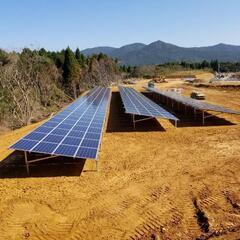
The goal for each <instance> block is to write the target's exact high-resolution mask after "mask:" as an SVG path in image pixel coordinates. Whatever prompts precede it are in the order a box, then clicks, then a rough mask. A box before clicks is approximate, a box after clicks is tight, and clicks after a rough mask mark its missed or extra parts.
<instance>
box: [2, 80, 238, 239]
mask: <svg viewBox="0 0 240 240" xmlns="http://www.w3.org/2000/svg"><path fill="white" fill-rule="evenodd" d="M143 84H146V82H144V81H140V82H138V83H137V84H136V85H134V87H136V88H137V89H139V90H140V89H141V87H142V85H143ZM159 86H162V87H174V86H180V87H184V94H186V95H188V94H189V93H190V91H192V88H191V87H189V86H185V85H182V83H181V82H180V81H170V82H169V83H162V84H159ZM113 90H116V89H113ZM203 91H204V93H205V94H206V96H207V99H208V100H209V101H211V102H216V103H221V104H223V105H225V106H228V107H232V108H233V109H236V110H240V99H239V97H238V96H239V92H237V91H231V92H228V91H225V92H223V91H218V90H215V89H203ZM113 96H115V97H114V98H113V102H112V104H111V109H110V114H109V119H108V126H107V128H106V130H107V131H106V133H105V134H104V137H103V143H102V150H101V153H100V171H99V172H93V171H89V170H92V169H94V163H93V162H91V161H86V163H85V165H84V169H83V171H82V173H81V176H80V177H79V176H73V174H72V173H71V172H69V174H68V175H69V176H65V177H63V176H62V177H53V176H51V173H50V172H49V169H48V166H41V169H40V168H38V166H35V167H32V168H31V169H32V172H33V173H32V174H33V175H32V177H30V178H24V177H23V178H18V177H17V176H18V174H17V173H16V176H15V177H11V178H7V177H4V178H3V177H2V178H1V179H0V194H1V199H0V222H1V224H0V239H9V240H11V239H14V240H18V239H19V240H20V239H59V240H61V239H64V240H65V239H84V240H87V239H91V240H92V239H154V237H155V239H164V240H166V239H172V240H175V239H196V238H199V239H228V240H230V239H238V238H239V236H240V229H239V226H240V207H239V206H240V195H239V192H240V175H239V172H240V145H239V143H240V125H239V124H240V119H239V116H229V115H223V117H224V118H226V119H227V120H228V121H230V122H232V123H236V124H238V125H223V126H206V127H201V126H195V127H191V126H189V127H182V128H177V129H176V128H175V127H174V126H173V125H172V124H170V123H169V122H168V121H165V120H160V121H159V123H160V124H161V128H160V130H156V129H155V128H157V125H156V122H153V121H150V122H148V123H147V124H146V125H144V126H142V127H141V126H138V127H137V130H136V131H132V128H131V125H130V123H129V122H128V119H127V118H126V116H125V115H124V114H122V113H121V111H119V110H118V107H119V106H120V105H121V104H120V103H119V99H118V97H117V94H115V95H113ZM140 125H141V124H140ZM147 125H149V128H150V129H151V128H152V130H151V131H146V130H148V126H147ZM151 125H152V126H151ZM33 127H34V126H28V127H26V128H24V129H20V130H17V131H14V132H10V133H7V134H5V135H2V136H1V137H0V146H1V148H0V149H1V150H0V157H1V159H4V158H5V157H6V156H7V155H8V154H9V153H10V152H9V151H8V150H6V147H7V146H8V145H9V144H10V143H12V142H14V141H16V140H17V139H18V138H19V137H20V136H22V135H23V134H25V133H26V132H28V131H30V130H31V129H32V128H33ZM164 130H165V131H164ZM65 168H67V167H65ZM40 170H41V171H40ZM0 171H1V169H0ZM19 171H25V170H24V169H19ZM43 171H44V172H45V173H47V172H49V174H48V177H39V174H40V176H41V173H43ZM36 172H37V173H38V177H35V176H34V173H36ZM11 176H12V175H11ZM201 214H203V215H204V217H201ZM207 224H208V228H209V232H206V227H204V226H206V225H207ZM218 233H219V234H220V236H219V237H216V235H217V234H218Z"/></svg>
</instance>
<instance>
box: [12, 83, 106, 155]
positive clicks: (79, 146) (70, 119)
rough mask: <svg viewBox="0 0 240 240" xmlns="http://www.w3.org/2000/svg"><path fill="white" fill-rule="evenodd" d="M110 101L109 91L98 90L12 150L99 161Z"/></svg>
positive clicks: (33, 132)
mask: <svg viewBox="0 0 240 240" xmlns="http://www.w3.org/2000/svg"><path fill="white" fill-rule="evenodd" d="M109 99H110V89H109V88H103V87H96V88H94V89H93V90H91V91H90V92H88V93H87V94H86V95H84V96H82V97H81V98H79V99H78V100H76V101H75V102H73V103H72V104H71V105H69V106H68V107H67V108H65V109H64V110H63V111H61V112H59V113H58V114H57V115H55V116H54V117H52V118H51V119H50V120H48V121H47V122H45V123H44V124H42V125H41V126H40V127H38V128H37V129H35V130H34V131H32V132H31V133H29V134H28V135H26V136H25V137H23V138H22V139H20V140H19V141H18V142H16V143H15V144H14V145H12V146H11V147H10V148H12V149H15V150H21V151H27V152H35V153H44V154H51V155H61V156H69V157H76V158H91V159H96V158H97V154H98V149H99V146H100V141H101V137H102V131H103V126H104V121H105V116H106V111H107V106H108V103H109Z"/></svg>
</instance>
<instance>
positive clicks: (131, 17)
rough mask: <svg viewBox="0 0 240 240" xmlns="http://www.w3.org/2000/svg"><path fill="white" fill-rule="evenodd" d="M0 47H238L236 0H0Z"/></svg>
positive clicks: (239, 17)
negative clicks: (158, 42)
mask: <svg viewBox="0 0 240 240" xmlns="http://www.w3.org/2000/svg"><path fill="white" fill-rule="evenodd" d="M0 6H1V14H0V48H4V49H9V50H11V49H16V50H18V49H20V48H22V47H32V48H40V47H45V48H46V49H52V50H59V49H62V48H65V47H66V46H68V45H69V46H70V47H71V48H73V49H75V48H76V47H79V48H80V49H84V48H88V47H95V46H114V47H120V46H122V45H125V44H129V43H134V42H143V43H147V44H148V43H151V42H153V41H156V40H162V41H166V42H170V43H173V44H177V45H180V46H184V47H190V46H206V45H214V44H217V43H220V42H223V43H229V44H235V45H240V31H239V29H240V14H239V9H240V0H85V1H83V0H21V1H20V0H7V1H3V0H2V1H1V5H0Z"/></svg>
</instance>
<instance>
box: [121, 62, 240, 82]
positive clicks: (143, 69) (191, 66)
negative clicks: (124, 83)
mask: <svg viewBox="0 0 240 240" xmlns="http://www.w3.org/2000/svg"><path fill="white" fill-rule="evenodd" d="M184 70H209V71H212V72H224V73H225V72H240V62H219V61H218V60H213V61H210V62H208V61H206V60H204V61H202V62H186V61H182V62H169V63H164V64H158V65H143V66H126V65H122V66H120V71H121V72H123V73H124V74H125V77H127V78H128V77H146V78H152V77H154V76H156V75H157V74H167V73H170V72H173V71H184Z"/></svg>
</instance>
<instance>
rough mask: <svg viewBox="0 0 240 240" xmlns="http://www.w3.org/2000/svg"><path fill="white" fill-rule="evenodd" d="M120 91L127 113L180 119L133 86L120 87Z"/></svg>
mask: <svg viewBox="0 0 240 240" xmlns="http://www.w3.org/2000/svg"><path fill="white" fill-rule="evenodd" d="M119 91H120V95H121V98H122V101H123V104H124V108H125V112H126V113H130V114H134V115H142V116H149V117H160V118H166V119H172V120H175V121H177V120H179V119H178V118H176V117H175V116H174V115H173V114H171V113H170V112H168V111H167V110H165V109H164V108H162V107H160V106H159V105H157V104H156V103H154V102H153V101H151V100H150V99H148V98H147V97H145V96H144V95H143V94H141V93H139V92H137V91H136V90H134V89H133V88H129V87H119Z"/></svg>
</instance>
